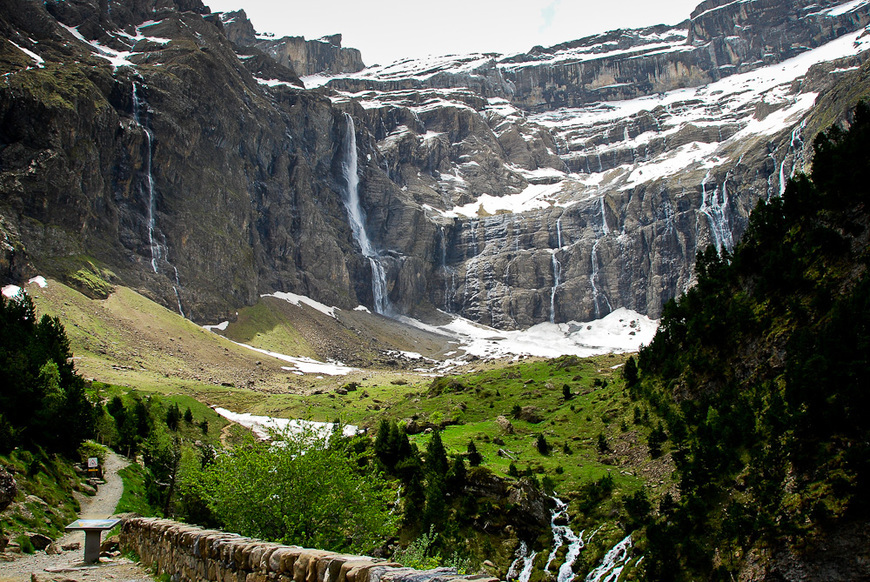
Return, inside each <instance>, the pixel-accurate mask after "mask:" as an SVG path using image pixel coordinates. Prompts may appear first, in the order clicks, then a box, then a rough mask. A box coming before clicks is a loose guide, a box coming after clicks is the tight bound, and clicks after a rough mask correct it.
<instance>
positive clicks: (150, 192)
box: [133, 81, 162, 273]
mask: <svg viewBox="0 0 870 582" xmlns="http://www.w3.org/2000/svg"><path fill="white" fill-rule="evenodd" d="M144 107H145V105H143V104H142V101H141V100H140V99H139V87H138V86H137V85H136V82H135V81H134V82H133V119H134V121H136V125H138V126H139V127H141V128H142V131H143V133H144V134H145V153H144V156H143V160H142V172H143V174H144V175H145V194H146V195H147V196H148V212H147V217H148V247H149V248H150V249H151V268H152V269H153V270H154V272H155V273H156V272H157V261H158V260H159V259H160V258H161V255H162V249H161V248H160V244H159V243H158V242H157V238H156V236H155V230H156V223H155V217H154V214H155V210H156V208H155V206H156V204H157V202H156V200H155V197H154V177H153V175H152V173H151V149H152V147H153V135H152V134H151V130H150V129H148V127H146V125H145V123H144V122H143V118H142V111H143V108H144Z"/></svg>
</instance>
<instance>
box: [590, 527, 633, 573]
mask: <svg viewBox="0 0 870 582" xmlns="http://www.w3.org/2000/svg"><path fill="white" fill-rule="evenodd" d="M630 550H631V534H629V535H627V536H626V537H625V538H624V539H623V540H622V541H621V542H619V543H617V544H616V545H615V546H613V547H612V548H611V549H610V551H609V552H607V554H605V555H604V559H602V560H601V565H600V566H598V567H597V568H595V569H594V570H592V571H591V572H589V575H588V576H586V582H616V581H617V580H619V576H620V574H622V571H623V570H624V569H625V566H626V565H627V564H628V562H629V559H630V558H631V556H630V555H629V551H630ZM638 561H639V560H638ZM635 565H636V564H635Z"/></svg>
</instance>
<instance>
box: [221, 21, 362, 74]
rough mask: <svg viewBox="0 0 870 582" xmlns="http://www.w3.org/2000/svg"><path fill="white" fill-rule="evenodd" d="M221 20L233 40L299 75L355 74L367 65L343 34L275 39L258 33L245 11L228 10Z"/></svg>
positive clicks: (228, 36)
mask: <svg viewBox="0 0 870 582" xmlns="http://www.w3.org/2000/svg"><path fill="white" fill-rule="evenodd" d="M220 19H221V22H222V23H223V25H224V30H225V31H226V33H227V38H229V39H230V40H231V41H232V42H234V43H236V44H237V45H239V46H243V47H253V48H256V49H258V50H260V51H262V52H263V53H265V54H268V55H269V56H270V57H271V58H272V59H274V60H275V61H277V62H278V63H279V64H281V65H284V66H285V67H287V68H289V69H291V70H293V71H295V72H296V73H298V74H299V75H314V74H317V73H326V74H336V73H356V72H357V71H361V70H362V69H364V68H365V65H364V64H363V61H362V55H361V54H360V52H359V51H358V50H357V49H354V48H342V46H341V35H340V34H333V35H331V36H324V37H323V38H318V39H316V40H305V37H302V36H285V37H282V38H275V37H274V36H272V35H258V34H257V32H256V31H255V30H254V26H253V25H252V24H251V21H250V20H248V17H247V15H246V14H245V11H244V10H238V11H235V12H226V13H224V14H221V15H220Z"/></svg>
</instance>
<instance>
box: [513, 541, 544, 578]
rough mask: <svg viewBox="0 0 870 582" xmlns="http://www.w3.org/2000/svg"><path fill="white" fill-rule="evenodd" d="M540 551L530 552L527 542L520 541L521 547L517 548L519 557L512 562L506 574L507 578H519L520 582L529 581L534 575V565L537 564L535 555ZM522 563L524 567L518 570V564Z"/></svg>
mask: <svg viewBox="0 0 870 582" xmlns="http://www.w3.org/2000/svg"><path fill="white" fill-rule="evenodd" d="M537 555H538V552H532V553H531V554H529V547H528V546H527V545H526V542H520V547H519V549H518V550H517V553H516V556H517V558H516V559H515V560H514V561H513V562H512V563H511V567H510V568H508V573H507V576H506V579H507V580H509V581H510V580H517V581H518V582H529V578H531V576H532V567H533V566H534V565H535V556H537ZM520 563H522V569H520V570H519V571H517V568H518V566H519V565H520Z"/></svg>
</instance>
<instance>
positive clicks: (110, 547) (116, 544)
mask: <svg viewBox="0 0 870 582" xmlns="http://www.w3.org/2000/svg"><path fill="white" fill-rule="evenodd" d="M120 549H121V538H120V537H119V536H117V535H114V536H111V537H108V538H106V539H104V540H103V541H102V543H101V544H100V552H106V553H109V552H118V551H120Z"/></svg>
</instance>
